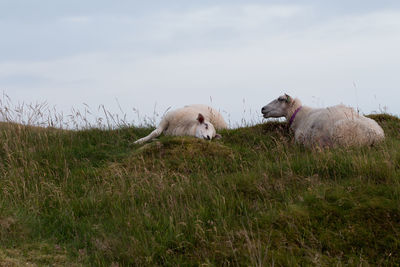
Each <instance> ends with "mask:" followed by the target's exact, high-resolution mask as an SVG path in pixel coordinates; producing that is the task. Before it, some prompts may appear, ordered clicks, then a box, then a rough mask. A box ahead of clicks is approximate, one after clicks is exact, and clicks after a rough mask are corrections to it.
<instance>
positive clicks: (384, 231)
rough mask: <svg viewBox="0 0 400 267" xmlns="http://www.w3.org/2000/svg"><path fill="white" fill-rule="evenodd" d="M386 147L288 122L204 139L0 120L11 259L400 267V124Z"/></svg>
mask: <svg viewBox="0 0 400 267" xmlns="http://www.w3.org/2000/svg"><path fill="white" fill-rule="evenodd" d="M371 117H372V118H373V119H375V120H376V121H378V123H380V124H381V125H382V127H383V128H384V130H385V132H386V136H387V138H386V140H385V141H384V142H383V143H381V144H379V145H376V146H374V147H362V148H356V147H354V148H346V149H345V148H335V149H326V150H319V149H306V148H304V147H302V146H301V145H298V144H295V143H294V141H293V136H292V135H291V134H290V133H289V132H288V131H287V129H286V126H285V125H284V124H281V123H278V122H269V123H265V124H261V125H256V126H253V127H246V128H239V129H233V130H225V131H222V135H223V138H222V139H221V140H217V141H211V142H208V141H203V140H199V139H194V138H189V137H165V136H163V137H161V138H160V139H159V140H157V141H154V142H152V143H149V144H146V145H143V146H139V145H134V144H133V141H134V140H136V139H137V138H138V137H142V136H144V135H145V134H148V133H149V132H150V131H151V130H152V129H150V128H131V127H126V128H120V129H117V130H98V129H91V130H82V131H67V130H59V129H54V128H37V127H36V128H35V127H28V126H21V125H17V124H11V123H2V124H1V125H0V266H3V265H4V266H20V265H25V264H26V263H29V264H32V265H38V266H42V265H56V266H87V265H92V266H132V265H134V266H135V265H136V266H154V265H166V266H178V265H182V266H187V265H190V266H191V265H195V266H198V265H205V266H221V265H226V266H236V265H240V266H265V265H266V266H268V265H272V264H274V265H277V266H296V265H338V266H341V265H352V266H354V265H357V266H358V265H397V264H398V263H399V262H400V120H399V119H398V118H396V117H393V116H389V115H373V116H371Z"/></svg>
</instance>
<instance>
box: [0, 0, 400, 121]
mask: <svg viewBox="0 0 400 267" xmlns="http://www.w3.org/2000/svg"><path fill="white" fill-rule="evenodd" d="M0 92H2V93H4V94H7V95H8V96H9V97H10V98H11V99H12V101H13V102H14V103H18V102H25V103H31V102H43V101H46V102H47V103H48V104H49V105H50V106H56V108H57V109H58V110H60V111H63V112H65V113H68V112H69V111H70V110H71V108H72V107H75V108H81V107H83V106H84V103H85V104H87V105H88V106H89V107H91V108H93V109H96V108H97V107H98V106H99V105H105V106H106V108H107V109H109V110H110V111H112V112H114V111H115V112H117V111H118V110H119V109H120V108H121V109H122V110H123V112H124V113H127V115H128V119H129V120H134V119H136V118H137V117H136V115H137V114H136V115H135V113H134V112H133V109H136V110H139V111H140V113H141V115H147V116H153V111H154V109H155V110H156V111H157V112H158V113H159V114H162V113H163V112H164V111H165V110H166V109H167V108H168V107H172V108H178V107H181V106H183V105H186V104H192V103H204V104H211V105H213V106H214V107H216V108H218V109H220V110H222V111H223V114H224V116H225V117H226V119H227V120H229V121H230V123H231V125H235V124H240V123H241V120H242V119H243V118H244V119H245V120H247V121H251V120H253V119H259V120H260V121H261V113H260V109H261V107H262V106H263V105H265V104H266V103H268V102H270V101H271V100H272V99H274V98H276V97H277V96H279V95H281V94H282V93H289V94H291V95H292V96H294V97H299V98H300V99H301V100H302V101H303V104H306V105H309V106H314V107H322V106H329V105H335V104H339V103H343V104H346V105H350V106H353V107H355V108H359V109H360V110H361V112H362V113H366V114H369V113H372V112H380V111H382V110H386V111H387V112H389V113H392V114H396V115H399V114H400V105H399V99H400V1H398V0H394V1H385V0H380V1H377V0H359V1H356V0H343V1H313V0H303V1H301V0H300V1H299V0H296V1H294V0H291V1H290V0H286V1H256V0H246V1H245V0H243V1H239V0H237V1H234V0H229V1H228V0H225V1H215V0H214V1H211V0H206V1H204V0H203V1H187V0H185V1H183V0H182V1H174V0H171V1H165V0H164V1H161V0H160V1H151V0H149V1H143V0H142V1H122V0H121V1H101V0H85V1H81V0H69V1H58V0H38V1H32V0H25V1H20V0H0ZM119 106H120V107H119Z"/></svg>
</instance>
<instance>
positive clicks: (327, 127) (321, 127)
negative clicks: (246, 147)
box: [261, 94, 385, 147]
mask: <svg viewBox="0 0 400 267" xmlns="http://www.w3.org/2000/svg"><path fill="white" fill-rule="evenodd" d="M261 112H262V114H263V115H264V118H279V117H286V120H287V121H288V123H289V127H290V128H291V129H292V130H293V131H294V136H295V140H296V142H299V143H302V144H304V145H306V146H322V147H325V146H328V147H332V146H337V145H339V146H353V145H373V144H375V143H378V142H380V141H382V140H383V139H384V138H385V134H384V132H383V129H382V128H381V127H380V126H379V125H378V123H376V121H374V120H372V119H370V118H367V117H364V116H362V115H360V114H358V113H357V112H356V111H355V110H354V109H353V108H350V107H346V106H344V105H337V106H333V107H328V108H317V109H316V108H311V107H307V106H303V105H302V103H301V101H300V100H299V99H297V98H295V99H293V98H292V97H290V96H289V95H287V94H285V95H282V96H280V97H278V98H277V99H275V100H273V101H272V102H271V103H269V104H268V105H266V106H264V107H263V108H262V110H261Z"/></svg>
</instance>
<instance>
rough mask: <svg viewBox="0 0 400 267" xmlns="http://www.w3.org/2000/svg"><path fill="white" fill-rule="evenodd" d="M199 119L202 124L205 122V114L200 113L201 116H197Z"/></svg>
mask: <svg viewBox="0 0 400 267" xmlns="http://www.w3.org/2000/svg"><path fill="white" fill-rule="evenodd" d="M197 120H198V121H199V122H200V124H202V123H203V122H204V116H203V114H201V113H199V116H197Z"/></svg>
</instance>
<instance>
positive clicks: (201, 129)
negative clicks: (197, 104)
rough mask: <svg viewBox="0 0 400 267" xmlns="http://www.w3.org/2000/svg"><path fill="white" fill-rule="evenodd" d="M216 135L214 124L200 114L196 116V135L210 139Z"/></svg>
mask: <svg viewBox="0 0 400 267" xmlns="http://www.w3.org/2000/svg"><path fill="white" fill-rule="evenodd" d="M216 135H217V133H216V131H215V128H214V125H212V123H210V122H208V121H205V119H204V117H203V115H202V114H199V116H198V117H197V127H196V137H197V138H201V139H206V140H211V139H213V138H214V137H215V136H216Z"/></svg>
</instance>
